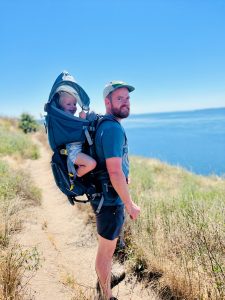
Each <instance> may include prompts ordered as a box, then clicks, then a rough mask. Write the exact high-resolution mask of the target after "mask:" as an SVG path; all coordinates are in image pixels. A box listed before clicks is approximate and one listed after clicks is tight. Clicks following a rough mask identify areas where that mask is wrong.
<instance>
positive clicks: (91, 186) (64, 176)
mask: <svg viewBox="0 0 225 300" xmlns="http://www.w3.org/2000/svg"><path fill="white" fill-rule="evenodd" d="M68 87H69V89H70V90H71V89H73V90H74V91H75V93H77V94H78V96H79V97H78V104H79V105H80V107H81V108H82V110H84V111H86V112H88V111H89V105H90V99H89V97H88V95H87V94H86V92H85V91H84V90H83V88H82V87H81V86H79V85H78V84H77V83H76V82H75V80H74V78H73V77H72V76H71V75H70V74H69V73H68V72H66V71H64V72H62V73H61V74H60V75H59V76H58V77H57V79H56V80H55V82H54V84H53V86H52V89H51V92H50V95H49V99H48V102H47V103H46V104H45V108H44V110H45V112H46V115H45V127H46V131H47V133H48V141H49V145H50V147H51V149H52V151H53V152H54V153H53V156H52V160H51V168H52V173H53V175H54V179H55V182H56V185H57V186H58V187H59V189H60V190H61V191H62V192H63V193H64V194H65V195H66V196H67V197H68V200H69V202H70V203H71V204H72V205H74V202H83V203H86V202H88V201H90V200H92V199H94V198H95V197H96V196H101V194H102V193H101V188H100V186H99V183H98V182H96V178H97V177H98V175H100V174H101V175H102V174H103V173H104V174H106V173H107V172H106V170H104V171H103V170H101V171H97V169H96V170H95V171H91V172H89V173H88V174H86V175H85V176H82V177H76V178H73V184H71V177H70V176H71V174H69V172H68V169H67V153H66V148H65V145H66V144H68V143H72V142H82V143H83V148H84V149H83V150H84V151H83V152H84V153H86V154H88V155H90V156H92V157H94V158H95V150H94V145H93V139H94V134H95V130H96V127H97V126H98V124H99V122H101V119H102V120H103V119H104V117H100V116H98V115H95V117H94V118H93V117H92V120H88V119H81V118H78V117H76V116H73V115H72V114H67V113H65V112H64V111H63V110H62V109H60V107H59V104H58V97H59V94H58V92H59V91H60V90H64V91H65V90H67V89H68ZM82 195H86V200H79V199H77V197H78V196H82Z"/></svg>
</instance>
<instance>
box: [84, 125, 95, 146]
mask: <svg viewBox="0 0 225 300" xmlns="http://www.w3.org/2000/svg"><path fill="white" fill-rule="evenodd" d="M84 134H85V136H86V139H87V141H88V144H89V146H91V145H93V141H92V139H91V136H90V134H89V132H88V130H87V128H85V129H84Z"/></svg>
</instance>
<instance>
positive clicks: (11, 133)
mask: <svg viewBox="0 0 225 300" xmlns="http://www.w3.org/2000/svg"><path fill="white" fill-rule="evenodd" d="M17 126H18V122H17V120H14V119H9V118H0V135H1V147H0V155H1V157H2V158H3V159H4V158H5V156H7V158H6V159H5V160H7V161H9V162H10V165H11V162H12V161H16V162H18V160H15V159H14V158H15V153H16V156H18V158H19V159H20V160H22V159H23V158H24V157H26V158H37V157H38V149H37V147H36V146H33V145H32V143H31V141H30V139H29V137H26V136H25V135H23V134H21V133H20V132H19V131H18V129H17ZM12 156H13V158H12ZM40 201H41V192H40V190H39V189H37V188H36V187H35V186H34V185H33V183H32V181H31V179H30V175H29V174H27V173H25V172H23V171H21V169H20V168H19V167H18V164H17V166H16V168H15V169H14V168H13V169H12V168H10V166H9V165H8V164H7V163H6V162H5V161H3V160H0V299H1V300H3V299H4V300H20V299H24V297H25V296H28V294H29V290H28V283H29V280H30V279H31V278H32V276H33V275H34V273H35V272H36V270H37V268H38V266H39V263H40V258H39V254H38V252H37V249H36V248H33V249H27V250H24V249H22V248H21V246H20V245H18V244H16V243H15V242H13V239H12V237H13V234H14V233H15V232H16V231H18V230H20V229H21V226H22V212H23V209H24V208H25V207H29V206H32V205H39V204H40Z"/></svg>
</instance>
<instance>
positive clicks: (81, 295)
mask: <svg viewBox="0 0 225 300" xmlns="http://www.w3.org/2000/svg"><path fill="white" fill-rule="evenodd" d="M61 282H62V283H63V284H64V285H65V286H67V287H69V288H70V289H71V292H72V298H71V300H92V299H94V297H95V289H93V288H91V287H88V286H83V285H80V284H79V283H77V281H76V280H75V278H74V276H73V274H71V273H68V272H63V273H62V275H61Z"/></svg>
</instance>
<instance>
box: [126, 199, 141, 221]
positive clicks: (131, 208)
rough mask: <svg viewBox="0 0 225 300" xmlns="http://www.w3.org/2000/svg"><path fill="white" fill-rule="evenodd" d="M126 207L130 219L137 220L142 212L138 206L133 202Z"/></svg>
mask: <svg viewBox="0 0 225 300" xmlns="http://www.w3.org/2000/svg"><path fill="white" fill-rule="evenodd" d="M125 207H126V211H127V213H128V214H129V216H130V218H131V219H132V220H136V219H137V217H138V216H139V214H140V212H141V209H140V207H139V206H138V205H136V204H135V203H134V202H133V201H132V202H131V203H130V204H129V205H126V206H125Z"/></svg>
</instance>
